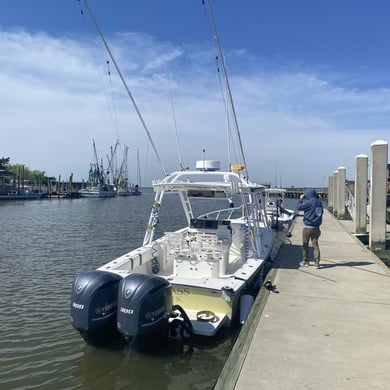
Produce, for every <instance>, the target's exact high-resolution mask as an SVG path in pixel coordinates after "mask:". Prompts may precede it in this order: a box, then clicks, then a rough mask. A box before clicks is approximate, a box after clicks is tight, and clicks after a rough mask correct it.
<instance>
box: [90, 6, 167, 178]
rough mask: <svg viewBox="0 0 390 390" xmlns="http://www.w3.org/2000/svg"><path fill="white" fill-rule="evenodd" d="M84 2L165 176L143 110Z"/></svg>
mask: <svg viewBox="0 0 390 390" xmlns="http://www.w3.org/2000/svg"><path fill="white" fill-rule="evenodd" d="M83 2H84V5H85V7H86V9H87V11H88V13H89V16H90V17H91V19H92V22H93V24H94V25H95V27H96V30H97V32H98V33H99V35H100V38H101V39H102V41H103V44H104V46H105V47H106V49H107V52H108V54H109V56H110V58H111V61H112V62H113V64H114V66H115V69H116V71H117V72H118V75H119V77H120V79H121V81H122V83H123V85H124V87H125V89H126V92H127V94H128V95H129V98H130V100H131V102H132V103H133V106H134V109H135V111H136V112H137V115H138V118H139V119H140V121H141V123H142V126H143V128H144V130H145V132H146V135H147V136H148V139H149V142H150V144H151V145H152V148H153V150H154V153H155V154H156V157H157V160H158V162H159V163H160V166H161V168H162V170H163V173H164V175H165V176H168V173H167V171H166V170H165V168H164V166H163V164H162V162H161V158H160V155H159V154H158V151H157V149H156V146H155V145H154V142H153V139H152V136H151V135H150V132H149V129H148V127H147V126H146V123H145V121H144V119H143V117H142V115H141V112H140V110H139V109H138V106H137V103H136V102H135V100H134V98H133V95H132V94H131V92H130V89H129V88H128V86H127V84H126V81H125V79H124V77H123V75H122V72H121V71H120V69H119V66H118V64H117V63H116V61H115V58H114V56H113V55H112V53H111V50H110V47H109V46H108V43H107V41H106V39H105V38H104V35H103V33H102V31H101V30H100V27H99V25H98V24H97V21H96V19H95V17H94V16H93V13H92V11H91V8H90V7H89V5H88V2H87V0H83Z"/></svg>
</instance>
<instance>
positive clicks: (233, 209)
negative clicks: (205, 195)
mask: <svg viewBox="0 0 390 390" xmlns="http://www.w3.org/2000/svg"><path fill="white" fill-rule="evenodd" d="M242 208H243V206H242V205H241V206H237V207H228V208H225V209H220V210H214V211H210V212H208V213H205V214H202V215H199V216H198V219H200V218H213V219H215V220H220V219H230V218H232V215H233V214H234V213H235V212H237V211H240V212H241V211H242ZM221 214H223V215H227V217H226V218H222V217H221Z"/></svg>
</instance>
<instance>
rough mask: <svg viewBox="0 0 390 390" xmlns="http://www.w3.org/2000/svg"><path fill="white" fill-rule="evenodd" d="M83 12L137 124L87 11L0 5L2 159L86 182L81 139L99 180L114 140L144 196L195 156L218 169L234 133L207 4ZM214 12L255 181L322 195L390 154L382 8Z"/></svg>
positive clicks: (114, 3)
mask: <svg viewBox="0 0 390 390" xmlns="http://www.w3.org/2000/svg"><path fill="white" fill-rule="evenodd" d="M88 4H89V6H90V8H91V10H92V12H93V15H94V17H95V19H96V21H97V23H98V25H99V27H100V30H101V31H102V33H103V35H104V38H105V40H106V42H107V43H108V45H109V47H110V50H111V52H112V54H113V56H114V59H115V61H116V63H117V64H118V67H119V69H120V71H121V73H122V74H123V77H124V79H125V81H126V84H127V86H128V89H129V91H130V93H131V96H132V98H133V99H134V101H135V102H136V105H137V108H138V110H139V113H140V114H141V116H142V120H143V121H144V123H145V126H143V125H142V122H141V120H140V118H139V116H138V115H137V112H136V110H135V108H134V105H133V104H132V101H131V99H130V97H129V96H128V94H127V92H126V89H125V87H124V85H123V84H122V82H121V81H120V78H119V76H118V73H117V71H116V69H115V65H114V63H113V61H112V60H111V59H110V57H109V54H108V52H107V50H106V49H105V47H104V46H103V44H102V41H101V38H100V36H99V34H98V32H97V30H96V28H95V27H94V25H93V23H92V20H91V17H90V16H89V14H88V12H87V10H86V7H85V4H84V2H83V0H80V1H78V0H55V1H53V0H34V1H31V0H12V1H0V157H9V158H10V163H11V164H24V165H25V166H27V167H28V168H29V169H31V170H39V171H44V172H45V173H46V174H47V175H48V176H53V177H59V176H60V177H61V180H67V179H68V178H69V176H70V175H71V174H73V180H74V181H81V180H82V179H87V178H88V170H89V166H90V163H91V162H93V161H95V154H94V151H93V147H92V140H94V141H95V145H96V152H97V156H98V160H99V161H103V164H104V166H105V167H107V166H108V160H109V159H110V156H111V150H113V147H114V145H115V144H116V143H117V142H118V143H119V147H118V151H119V150H120V151H123V150H124V148H125V147H126V146H127V147H128V148H129V149H128V150H129V156H128V162H129V174H130V181H132V182H135V181H136V174H137V173H136V172H137V167H139V170H140V172H141V184H142V186H150V185H151V183H152V180H153V179H159V178H162V176H163V172H164V171H166V172H171V171H174V170H178V169H179V168H180V164H181V165H182V166H184V167H190V168H194V167H195V161H196V160H202V159H203V158H206V159H212V160H221V164H222V167H223V168H225V166H227V164H228V161H229V159H228V157H227V156H228V150H229V148H228V146H227V145H228V143H227V140H226V139H227V137H226V134H227V127H228V124H227V123H228V122H230V123H231V120H230V121H227V116H226V109H225V107H226V96H225V94H224V88H223V86H222V72H221V63H220V62H217V60H216V56H217V48H216V44H215V37H214V33H213V29H212V24H211V22H210V17H209V14H208V11H207V6H206V4H204V3H203V2H202V0H164V1H162V0H142V1H140V0H138V1H134V0H110V1H107V0H88ZM211 5H212V9H213V14H214V18H215V22H216V27H217V31H218V37H219V40H220V42H221V46H222V50H223V54H224V60H225V63H226V67H227V72H228V75H229V83H230V88H231V91H232V96H233V100H234V105H235V111H236V114H237V120H238V124H239V129H240V134H241V138H242V143H243V149H244V152H245V158H246V163H247V168H248V174H249V177H250V179H251V180H252V181H256V182H259V183H264V184H270V185H272V186H280V187H291V186H295V187H312V186H313V187H322V186H326V185H327V183H328V177H329V176H332V175H333V173H334V171H335V170H337V169H338V168H339V167H341V166H343V167H345V168H346V172H347V179H354V167H355V158H356V156H357V155H360V154H365V155H367V156H368V157H369V161H370V149H371V144H372V143H373V142H375V141H377V140H384V141H386V142H388V141H389V136H390V46H389V44H388V42H389V37H390V23H389V22H388V19H389V16H390V2H388V1H386V0H376V1H375V2H372V1H368V0H366V1H363V0H343V1H340V0H317V1H313V0H294V1H282V0H274V1H269V0H242V1H240V2H238V1H233V0H211ZM107 61H108V62H107ZM218 69H219V70H220V71H219V72H218ZM148 134H149V135H150V137H151V139H152V141H153V144H154V145H155V149H156V150H157V153H158V157H157V156H156V153H155V152H154V149H153V147H152V145H151V143H150V141H149V137H148ZM137 151H138V155H139V160H137ZM122 158H123V156H122V154H121V153H119V152H118V153H117V157H116V159H115V160H116V163H117V164H120V163H121V161H122ZM231 160H234V156H233V158H232V159H231ZM137 161H139V164H138V162H137ZM232 162H234V161H232Z"/></svg>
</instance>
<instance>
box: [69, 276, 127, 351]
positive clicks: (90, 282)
mask: <svg viewBox="0 0 390 390" xmlns="http://www.w3.org/2000/svg"><path fill="white" fill-rule="evenodd" d="M121 280H122V278H121V277H120V276H119V275H116V274H112V273H109V272H105V271H98V270H94V271H86V272H82V273H80V274H79V275H78V276H77V277H76V279H75V280H74V282H73V287H72V300H71V309H70V321H71V324H72V326H73V327H74V328H75V329H76V330H78V331H79V332H80V334H81V336H82V337H83V338H84V340H85V341H86V342H87V343H88V344H91V345H99V344H103V343H106V342H107V341H109V340H111V339H112V338H114V337H115V336H118V332H117V328H116V315H117V303H118V288H119V282H120V281H121Z"/></svg>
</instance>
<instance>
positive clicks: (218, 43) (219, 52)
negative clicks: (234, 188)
mask: <svg viewBox="0 0 390 390" xmlns="http://www.w3.org/2000/svg"><path fill="white" fill-rule="evenodd" d="M207 8H208V11H209V14H210V19H211V24H212V26H213V30H214V38H215V42H216V44H217V49H218V56H219V58H220V59H221V65H222V71H223V78H224V81H225V87H226V91H227V95H228V98H229V103H230V107H231V110H232V115H233V120H234V125H235V127H236V133H237V139H238V143H239V147H240V152H241V156H242V159H243V163H244V167H245V168H244V169H245V173H246V175H245V176H246V179H247V180H249V175H248V170H247V165H246V161H245V155H244V148H243V145H242V141H241V134H240V128H239V126H238V120H237V115H236V110H235V108H234V103H233V96H232V92H231V89H230V84H229V79H228V76H227V70H226V65H225V59H224V56H223V52H222V47H221V42H220V40H219V36H218V32H217V27H216V24H215V19H214V14H213V11H212V9H211V3H210V0H207Z"/></svg>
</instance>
